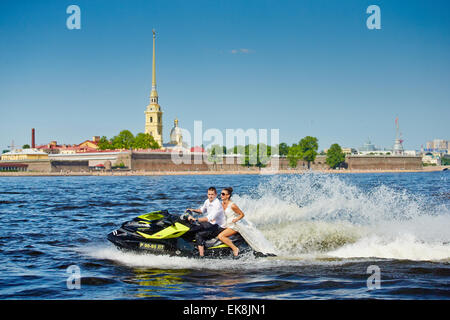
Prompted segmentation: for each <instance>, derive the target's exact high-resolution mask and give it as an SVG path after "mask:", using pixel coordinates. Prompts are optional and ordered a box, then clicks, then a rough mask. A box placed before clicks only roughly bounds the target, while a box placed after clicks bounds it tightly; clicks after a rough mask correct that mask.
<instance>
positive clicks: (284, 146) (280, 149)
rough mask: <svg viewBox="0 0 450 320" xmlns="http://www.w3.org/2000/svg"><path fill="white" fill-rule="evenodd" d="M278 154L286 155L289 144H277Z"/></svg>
mask: <svg viewBox="0 0 450 320" xmlns="http://www.w3.org/2000/svg"><path fill="white" fill-rule="evenodd" d="M278 154H279V155H280V156H287V155H288V154H289V146H288V145H287V144H286V143H284V142H282V143H280V144H279V145H278Z"/></svg>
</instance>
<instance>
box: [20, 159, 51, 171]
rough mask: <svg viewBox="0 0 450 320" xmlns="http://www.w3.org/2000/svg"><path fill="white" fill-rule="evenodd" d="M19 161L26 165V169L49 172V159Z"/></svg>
mask: <svg viewBox="0 0 450 320" xmlns="http://www.w3.org/2000/svg"><path fill="white" fill-rule="evenodd" d="M21 163H24V164H27V165H28V168H27V171H35V172H51V163H50V160H42V161H39V160H34V161H21Z"/></svg>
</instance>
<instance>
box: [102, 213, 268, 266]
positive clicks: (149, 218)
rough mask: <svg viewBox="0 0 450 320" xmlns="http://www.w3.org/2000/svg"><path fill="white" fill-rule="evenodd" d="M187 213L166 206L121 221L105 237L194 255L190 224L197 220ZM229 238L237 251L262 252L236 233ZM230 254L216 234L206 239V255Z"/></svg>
mask: <svg viewBox="0 0 450 320" xmlns="http://www.w3.org/2000/svg"><path fill="white" fill-rule="evenodd" d="M188 217H189V213H185V214H183V215H181V216H179V215H174V214H170V213H169V212H168V211H167V210H161V211H154V212H150V213H147V214H143V215H141V216H138V217H136V218H134V219H133V220H131V221H127V222H125V223H123V224H122V226H121V227H120V228H119V229H117V230H114V231H113V232H111V233H109V234H108V236H107V238H108V240H109V241H111V242H112V243H113V244H114V245H115V246H116V247H118V248H119V249H123V250H131V251H139V252H148V253H152V254H168V255H174V256H192V257H198V256H199V254H198V249H197V246H196V245H195V232H194V231H191V229H194V228H193V224H196V223H198V222H190V221H189V220H188ZM230 239H231V240H232V241H233V244H234V245H236V246H237V247H238V248H239V252H240V254H241V253H246V252H253V253H254V255H255V256H261V255H262V254H260V253H258V252H254V251H253V250H252V248H251V247H250V246H249V245H248V244H247V242H245V240H244V238H242V237H241V236H240V235H239V234H235V235H233V236H231V237H230ZM232 255H233V252H232V250H231V248H230V247H229V246H227V245H226V244H224V243H222V242H221V241H220V240H218V239H217V238H214V239H211V240H208V241H206V244H205V256H206V257H227V256H232Z"/></svg>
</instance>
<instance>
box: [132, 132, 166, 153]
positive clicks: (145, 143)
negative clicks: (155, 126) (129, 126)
mask: <svg viewBox="0 0 450 320" xmlns="http://www.w3.org/2000/svg"><path fill="white" fill-rule="evenodd" d="M132 146H133V148H134V149H158V148H160V146H159V144H158V142H156V141H155V139H154V138H153V137H152V136H151V135H150V134H148V133H142V132H140V133H138V134H137V135H136V137H135V138H134V141H133V145H132Z"/></svg>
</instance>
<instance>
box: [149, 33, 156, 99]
mask: <svg viewBox="0 0 450 320" xmlns="http://www.w3.org/2000/svg"><path fill="white" fill-rule="evenodd" d="M152 32H153V65H152V92H151V93H150V100H151V102H153V103H158V92H157V91H156V63H155V59H156V58H155V56H156V54H155V39H156V32H155V29H153V30H152ZM152 97H155V98H156V99H155V101H152V99H151V98H152Z"/></svg>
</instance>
